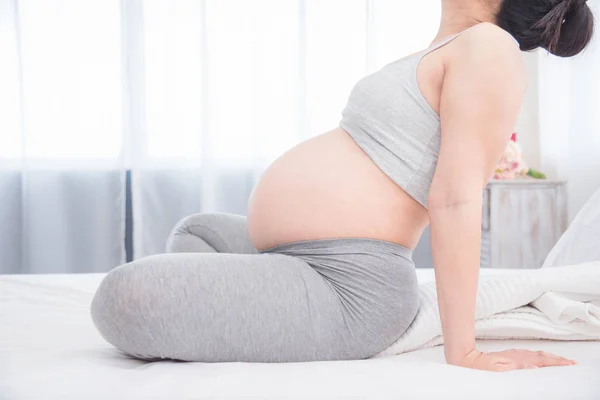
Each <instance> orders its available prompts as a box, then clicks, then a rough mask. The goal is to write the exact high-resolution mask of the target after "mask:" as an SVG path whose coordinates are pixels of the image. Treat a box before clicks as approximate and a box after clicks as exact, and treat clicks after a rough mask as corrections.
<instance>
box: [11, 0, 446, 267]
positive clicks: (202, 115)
mask: <svg viewBox="0 0 600 400" xmlns="http://www.w3.org/2000/svg"><path fill="white" fill-rule="evenodd" d="M439 13H440V9H439V4H438V2H400V1H397V0H0V59H1V60H2V62H1V63H0V202H1V206H0V273H7V272H30V273H31V272H35V273H37V272H91V271H106V270H108V269H110V268H112V267H114V266H116V265H118V264H120V263H122V262H124V261H125V260H126V259H128V258H131V257H132V254H127V253H128V252H127V251H126V246H125V242H126V239H127V237H126V232H127V236H128V235H129V234H130V233H131V232H129V229H126V228H127V226H130V222H132V226H133V234H132V237H133V257H135V258H137V257H141V256H145V255H149V254H155V253H160V252H163V251H164V244H165V239H166V237H167V235H168V233H169V231H170V229H171V228H172V226H173V225H174V224H175V223H176V222H177V220H179V219H180V218H182V217H184V216H186V215H188V214H191V213H195V212H206V211H223V212H234V213H240V214H244V213H245V211H246V204H247V200H248V196H249V195H250V192H251V190H252V188H253V186H254V184H255V183H256V180H257V178H258V177H259V176H260V174H261V173H262V171H263V170H264V168H265V167H266V166H267V165H268V164H269V163H270V162H271V161H273V160H274V159H275V158H276V157H278V156H279V155H280V154H281V153H283V152H284V151H285V150H287V149H288V148H290V147H291V146H293V145H294V144H296V143H298V142H299V141H302V140H305V139H307V138H309V137H311V136H313V135H316V134H320V133H323V132H325V131H327V130H329V129H332V128H334V127H335V126H337V124H338V120H339V118H340V112H341V110H342V108H343V106H344V103H345V101H346V98H347V96H348V94H349V91H350V89H351V87H352V85H353V84H354V83H355V82H356V81H357V80H358V79H359V78H361V77H362V76H364V75H365V74H367V73H369V72H372V71H374V70H376V69H377V68H379V67H381V66H383V65H384V64H385V63H387V62H390V61H392V60H395V59H397V58H400V57H402V56H404V55H406V54H409V53H412V52H414V51H417V50H419V49H421V48H423V47H425V46H426V45H427V44H428V43H429V42H430V41H431V39H432V38H433V36H434V34H435V32H436V29H437V25H438V22H439ZM129 183H130V185H129ZM129 187H131V191H130V190H128V189H129ZM130 196H131V200H129V197H130ZM129 202H130V203H131V210H132V216H131V221H129V219H130V218H129V216H128V214H129V212H128V210H129V208H130V207H126V204H128V203H129Z"/></svg>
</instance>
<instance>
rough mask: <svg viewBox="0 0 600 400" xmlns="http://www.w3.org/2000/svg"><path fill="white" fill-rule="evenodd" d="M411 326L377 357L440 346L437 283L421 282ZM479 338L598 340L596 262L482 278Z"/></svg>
mask: <svg viewBox="0 0 600 400" xmlns="http://www.w3.org/2000/svg"><path fill="white" fill-rule="evenodd" d="M420 301H421V306H420V309H419V312H418V314H417V317H416V319H415V321H414V323H413V324H412V325H411V327H410V328H409V329H408V330H407V331H406V333H405V334H404V335H402V337H400V339H398V341H396V343H394V344H393V345H392V346H390V347H389V348H388V349H386V350H384V351H382V352H381V353H379V354H378V355H377V356H384V355H393V354H401V353H404V352H408V351H412V350H417V349H420V348H426V347H432V346H436V345H439V344H442V343H443V342H444V341H443V338H442V327H441V323H440V317H439V311H438V305H437V296H436V288H435V282H429V283H425V284H423V285H421V294H420ZM476 320H477V321H476V324H475V331H476V336H477V338H478V339H534V338H535V339H554V340H600V262H593V263H587V264H580V265H576V266H567V267H557V268H543V269H538V270H523V271H522V272H521V273H520V274H518V275H514V274H511V275H496V276H482V277H481V278H480V281H479V290H478V296H477V309H476Z"/></svg>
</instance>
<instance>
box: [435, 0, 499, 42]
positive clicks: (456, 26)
mask: <svg viewBox="0 0 600 400" xmlns="http://www.w3.org/2000/svg"><path fill="white" fill-rule="evenodd" d="M498 6H499V2H498V1H497V0H442V20H441V22H440V29H439V31H438V33H437V36H436V38H435V39H434V42H436V41H439V40H441V39H445V38H447V37H449V36H452V35H455V34H457V33H459V32H462V31H464V30H465V29H468V28H470V27H472V26H474V25H477V24H479V23H482V22H491V23H493V24H495V23H496V17H495V15H496V12H497V9H498Z"/></svg>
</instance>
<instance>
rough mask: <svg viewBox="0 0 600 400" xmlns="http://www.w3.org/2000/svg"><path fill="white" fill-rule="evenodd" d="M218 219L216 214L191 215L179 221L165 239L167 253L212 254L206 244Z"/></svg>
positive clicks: (210, 248) (212, 250) (211, 249)
mask: <svg viewBox="0 0 600 400" xmlns="http://www.w3.org/2000/svg"><path fill="white" fill-rule="evenodd" d="M218 219H219V215H218V214H204V213H201V214H193V215H190V216H188V217H185V218H183V219H181V220H180V221H179V222H178V223H177V224H175V227H174V228H173V229H172V230H171V233H170V234H169V237H168V239H167V253H187V252H199V253H209V252H214V251H215V250H214V249H213V247H212V246H210V245H209V244H208V243H206V241H207V239H208V237H209V236H211V234H212V232H213V230H212V229H211V227H212V226H214V225H215V224H216V223H217V222H218Z"/></svg>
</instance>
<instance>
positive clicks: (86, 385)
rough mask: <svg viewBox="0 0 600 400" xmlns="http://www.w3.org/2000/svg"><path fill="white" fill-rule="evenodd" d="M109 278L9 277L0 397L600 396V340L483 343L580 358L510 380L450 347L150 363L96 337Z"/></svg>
mask: <svg viewBox="0 0 600 400" xmlns="http://www.w3.org/2000/svg"><path fill="white" fill-rule="evenodd" d="M418 273H419V279H420V281H422V282H424V281H427V280H430V279H432V277H433V271H432V270H418ZM482 273H484V274H489V273H515V271H497V270H484V271H482ZM101 279H102V275H100V274H88V275H29V276H7V275H5V276H0V400H21V399H28V400H29V399H134V398H144V399H175V400H178V399H198V398H260V399H266V398H273V399H282V398H298V399H313V398H328V399H329V398H335V399H345V398H353V399H357V398H365V399H388V398H389V399H398V398H401V399H484V398H485V399H488V398H494V399H496V398H497V399H508V398H511V399H512V398H514V399H600V342H553V341H484V342H480V347H481V348H482V349H484V350H488V351H489V350H502V349H507V348H528V349H540V350H545V351H549V352H554V353H559V354H561V355H564V356H566V357H571V358H573V359H575V360H577V361H578V362H579V364H578V365H577V366H573V367H563V368H543V369H538V370H526V371H514V372H509V373H503V374H498V373H491V372H483V371H473V370H467V369H463V368H457V367H453V366H448V365H446V364H445V363H444V359H443V349H442V348H441V347H436V348H431V349H425V350H419V351H416V352H413V353H406V354H402V355H398V356H392V357H385V358H379V359H370V360H361V361H337V362H314V363H287V364H248V363H226V364H203V363H182V362H166V361H162V362H155V363H146V362H142V361H138V360H134V359H131V358H128V357H127V356H125V355H123V354H122V353H120V352H119V351H117V350H116V349H114V348H113V347H111V346H110V345H109V344H108V343H106V342H104V340H103V339H102V338H101V337H100V335H99V334H98V333H97V332H96V330H95V328H94V326H93V324H92V321H91V319H90V317H89V304H90V301H91V298H92V296H93V293H94V291H95V289H96V287H97V286H98V284H99V282H100V280H101Z"/></svg>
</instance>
